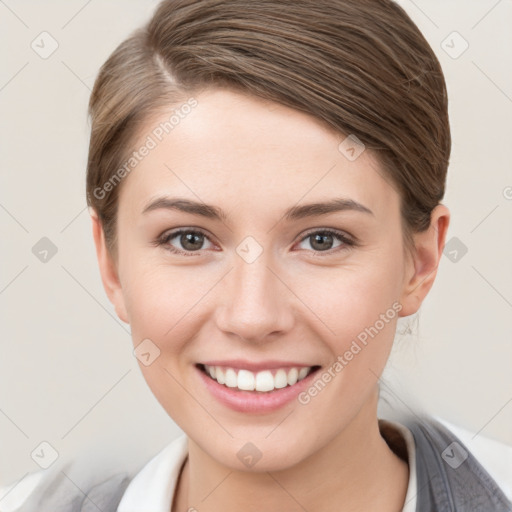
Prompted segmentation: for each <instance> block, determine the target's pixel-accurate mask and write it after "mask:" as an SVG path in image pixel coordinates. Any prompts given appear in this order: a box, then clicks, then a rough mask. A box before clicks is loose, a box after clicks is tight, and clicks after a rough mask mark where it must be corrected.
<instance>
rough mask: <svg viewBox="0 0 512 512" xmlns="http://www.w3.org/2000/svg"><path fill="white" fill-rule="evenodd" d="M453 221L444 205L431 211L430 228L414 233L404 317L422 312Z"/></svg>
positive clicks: (403, 306)
mask: <svg viewBox="0 0 512 512" xmlns="http://www.w3.org/2000/svg"><path fill="white" fill-rule="evenodd" d="M449 223H450V211H449V210H448V208H447V207H446V206H444V205H442V204H440V205H437V206H436V207H435V208H434V209H433V210H432V214H431V221H430V227H429V228H428V229H427V230H426V231H423V232H421V233H415V234H414V235H413V238H414V245H415V253H414V254H413V255H411V259H410V261H409V264H408V271H407V275H406V279H405V281H404V288H403V290H402V298H401V304H402V310H401V311H400V316H402V317H404V316H409V315H412V314H414V313H416V312H417V311H418V309H419V308H420V306H421V304H422V302H423V300H424V299H425V297H426V296H427V294H428V292H429V291H430V289H431V288H432V285H433V284H434V280H435V278H436V275H437V269H438V267H439V263H440V260H441V256H442V254H443V248H444V244H445V239H446V233H447V231H448V225H449Z"/></svg>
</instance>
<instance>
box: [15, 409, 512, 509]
mask: <svg viewBox="0 0 512 512" xmlns="http://www.w3.org/2000/svg"><path fill="white" fill-rule="evenodd" d="M403 424H404V425H405V426H406V427H407V428H409V429H410V430H411V432H412V435H413V437H414V442H415V444H416V472H417V489H418V500H417V507H416V512H454V511H457V512H512V503H510V502H509V501H508V500H507V498H506V496H505V495H504V494H503V492H502V491H501V490H500V488H499V487H498V485H497V484H496V482H494V480H493V479H492V478H491V477H490V475H489V474H488V473H487V471H485V469H484V468H483V467H482V466H481V465H480V463H479V462H478V461H477V460H476V459H475V458H474V457H473V455H471V453H469V451H468V450H467V448H466V447H465V446H464V445H463V444H462V442H461V441H460V440H459V439H458V438H457V437H456V436H455V435H454V434H452V433H451V432H450V431H449V430H448V429H446V428H445V427H444V426H443V425H441V424H440V423H438V422H436V421H434V420H433V419H431V418H427V417H425V418H421V419H419V418H408V419H407V420H406V421H403ZM133 476H134V475H131V474H129V473H126V472H125V473H118V474H116V475H114V476H112V477H111V478H109V479H108V480H105V481H103V482H101V483H99V484H96V485H94V486H93V487H91V488H90V489H89V491H88V492H87V494H86V495H85V494H84V493H83V492H82V491H80V490H79V489H77V488H76V487H75V486H73V485H72V484H71V483H70V481H69V480H68V479H67V478H66V477H65V475H64V473H59V475H58V476H57V477H56V478H55V479H54V480H53V481H52V482H51V484H50V485H47V486H46V487H45V488H44V489H42V490H39V492H38V493H37V495H35V496H32V497H31V499H30V500H29V502H27V503H26V505H25V506H24V507H23V512H98V511H100V512H116V510H117V506H118V504H119V502H120V501H121V498H122V496H123V493H124V491H125V489H126V487H127V486H128V484H129V483H130V481H131V479H132V478H133ZM141 512H145V511H141ZM310 512H314V510H311V511H310Z"/></svg>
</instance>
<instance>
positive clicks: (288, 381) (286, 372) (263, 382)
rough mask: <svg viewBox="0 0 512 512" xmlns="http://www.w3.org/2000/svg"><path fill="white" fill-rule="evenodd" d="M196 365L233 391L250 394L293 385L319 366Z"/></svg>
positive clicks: (271, 391)
mask: <svg viewBox="0 0 512 512" xmlns="http://www.w3.org/2000/svg"><path fill="white" fill-rule="evenodd" d="M196 367H197V368H198V369H199V370H200V371H201V372H202V373H203V374H204V375H206V376H207V377H208V378H209V379H211V380H212V381H214V382H216V383H217V384H219V385H221V386H223V387H225V388H229V389H231V390H233V391H240V392H250V393H251V394H269V393H276V392H278V391H279V390H283V389H285V388H291V387H294V386H295V385H296V384H297V383H299V382H301V381H302V380H304V379H306V378H307V377H309V376H311V375H312V374H313V373H315V372H316V371H317V370H318V369H319V368H320V366H318V365H314V366H291V367H283V368H269V369H263V370H260V371H251V370H248V369H243V368H231V367H227V366H216V365H207V364H201V363H199V364H197V365H196ZM308 380H309V379H308Z"/></svg>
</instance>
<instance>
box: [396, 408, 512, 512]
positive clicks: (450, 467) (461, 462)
mask: <svg viewBox="0 0 512 512" xmlns="http://www.w3.org/2000/svg"><path fill="white" fill-rule="evenodd" d="M404 424H405V426H406V427H407V428H408V429H409V430H410V431H411V432H412V435H413V437H414V442H415V444H416V472H417V482H418V487H417V489H418V503H417V506H416V512H432V511H436V512H452V511H457V512H459V511H460V512H466V511H467V512H511V511H512V503H511V502H510V501H508V499H507V497H506V496H505V495H504V494H503V492H502V491H501V489H500V488H499V487H498V485H497V484H496V482H495V481H494V480H493V479H492V477H491V476H490V475H489V473H487V471H486V470H485V469H484V468H483V467H482V466H481V464H480V463H479V462H478V461H477V460H476V459H475V457H473V455H471V453H469V450H468V449H467V448H466V447H465V446H464V444H463V443H462V441H460V439H458V438H457V437H456V436H455V435H454V434H453V433H452V432H450V431H449V430H448V429H447V428H445V427H444V426H443V425H441V424H440V423H439V422H437V421H434V420H433V419H432V418H425V417H424V418H415V419H409V420H408V421H405V422H404Z"/></svg>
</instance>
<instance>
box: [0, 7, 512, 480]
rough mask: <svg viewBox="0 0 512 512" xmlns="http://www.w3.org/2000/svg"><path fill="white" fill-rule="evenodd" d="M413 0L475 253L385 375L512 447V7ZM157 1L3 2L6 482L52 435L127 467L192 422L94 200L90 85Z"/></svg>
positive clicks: (0, 401)
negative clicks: (110, 281)
mask: <svg viewBox="0 0 512 512" xmlns="http://www.w3.org/2000/svg"><path fill="white" fill-rule="evenodd" d="M399 3H400V4H401V5H402V6H403V7H404V8H405V9H406V10H407V12H408V13H409V14H410V16H411V17H412V18H413V20H414V21H415V22H416V23H417V24H418V26H419V27H420V29H421V30H422V32H423V33H424V34H425V36H426V38H427V39H428V40H429V42H430V44H431V45H432V47H433V48H434V51H435V52H436V54H437V55H438V56H439V59H440V61H441V64H442V66H443V69H444V72H445V76H446V80H447V83H448V91H449V99H450V117H451V126H452V134H453V151H452V157H451V165H450V169H449V176H448V188H447V194H446V197H445V201H444V203H445V204H446V205H447V206H448V207H449V208H450V209H451V211H452V222H451V226H450V230H449V234H448V240H450V239H451V238H453V237H456V238H457V239H458V240H459V241H460V242H459V245H460V244H464V246H466V247H467V253H466V254H465V255H463V256H461V254H462V253H461V252H460V251H459V252H458V259H457V261H451V259H450V258H452V259H453V256H454V253H452V255H450V257H448V256H443V260H442V262H441V266H440V270H439V273H438V278H437V281H436V283H435V285H434V288H433V290H432V291H431V293H430V295H429V297H428V299H427V300H426V302H425V303H424V305H423V307H422V309H421V312H420V314H419V316H417V318H418V320H419V322H418V323H416V322H415V321H412V322H411V321H409V324H410V325H411V327H412V330H413V332H412V334H405V335H401V336H397V344H396V350H395V351H394V354H393V356H392V359H391V360H390V362H389V365H388V368H387V370H386V375H385V383H386V384H384V386H386V392H387V394H388V395H390V396H393V397H394V398H395V399H396V401H397V402H398V403H400V404H402V405H403V406H404V407H406V408H407V407H423V408H425V409H426V410H427V411H428V412H430V413H432V414H436V415H439V416H441V417H443V418H445V419H446V420H448V421H450V422H452V423H454V424H457V425H460V426H463V427H465V428H467V429H469V430H471V431H472V432H474V433H475V435H478V436H487V437H489V438H494V439H497V440H500V441H502V442H505V443H507V444H509V445H512V371H511V370H512V342H511V340H512V325H511V323H512V322H511V320H512V265H511V262H512V222H511V218H512V171H511V169H512V165H511V162H512V73H511V71H512V32H511V30H510V27H511V26H512V2H511V1H510V0H501V1H496V0H480V1H478V2H476V1H471V2H468V1H467V0H457V1H455V0H453V1H441V0H437V1H427V0H416V1H415V2H413V1H411V0H402V1H400V2H399ZM156 4H157V2H156V1H155V0H151V1H145V2H143V1H138V2H135V1H126V0H124V1H121V0H115V1H110V2H100V1H98V0H92V1H91V0H90V1H88V2H84V1H83V0H72V1H70V0H68V1H63V0H62V1H56V0H53V1H47V2H35V1H18V2H16V1H14V0H5V1H2V0H0V33H1V34H2V37H3V45H2V46H1V50H0V52H1V57H2V58H1V62H2V66H1V67H0V109H1V117H0V120H1V121H0V144H1V156H2V172H1V183H0V224H1V229H2V253H1V254H2V259H1V262H2V263H1V267H0V307H1V315H2V316H1V323H0V327H1V355H0V439H1V443H0V447H1V451H0V485H5V484H7V483H10V482H12V481H14V480H15V479H20V478H22V477H23V476H24V475H25V474H26V473H27V472H32V471H36V470H39V469H40V467H39V466H38V465H37V464H36V462H35V461H34V460H33V459H32V458H31V453H32V452H33V451H34V450H35V449H36V448H37V449H40V448H38V447H39V446H40V443H41V442H43V441H46V442H48V443H50V445H51V446H52V447H53V448H54V449H55V450H56V451H57V452H58V453H59V460H60V461H62V460H67V459H74V458H76V457H82V458H83V459H84V460H86V459H88V458H89V459H90V460H91V461H94V463H95V464H97V463H98V462H99V461H101V464H103V466H104V467H108V466H109V465H110V464H112V465H113V466H115V467H119V466H120V465H121V466H122V465H123V464H125V465H126V466H127V467H128V466H130V465H132V466H133V465H134V464H138V463H140V462H142V461H145V460H147V459H148V458H149V457H150V456H151V455H153V454H155V453H157V452H158V451H159V450H160V449H161V448H162V447H163V446H164V445H165V444H167V443H168V442H169V441H170V440H171V439H172V438H173V437H175V436H176V435H177V434H178V432H180V430H179V429H178V428H177V427H176V426H175V424H174V423H173V422H172V420H171V419H170V418H169V417H168V416H167V414H166V413H165V412H164V411H163V409H162V408H161V407H160V405H159V404H158V402H157V401H156V399H155V398H154V397H153V395H152V393H151V392H150V390H149V388H148V387H147V385H146V383H145V381H144V380H143V378H142V375H141V373H140V370H139V367H138V363H137V361H136V359H135V358H134V356H133V354H132V342H131V339H130V335H129V327H128V326H126V325H125V324H123V323H122V322H121V321H119V320H118V319H117V317H116V315H115V312H114V309H113V307H112V306H111V304H110V303H109V301H108V299H107V297H106V295H105V293H104V291H103V288H102V285H101V281H100V277H99V272H98V270H97V263H96V257H95V252H94V246H93V240H92V236H91V225H90V219H89V215H88V212H87V210H86V203H85V165H86V156H87V147H88V138H89V125H88V121H87V118H86V109H87V102H88V97H89V93H90V89H91V88H92V85H93V82H94V79H95V77H96V75H97V72H98V70H99V67H100V65H101V64H102V63H103V62H104V60H105V59H106V58H107V57H108V55H109V54H110V53H111V52H112V51H113V50H114V48H115V47H116V46H117V45H118V44H119V43H120V42H121V41H122V40H123V39H124V38H125V37H126V36H127V35H128V34H129V33H130V32H131V31H132V30H133V29H134V28H136V27H138V26H139V25H140V24H141V23H142V22H144V21H145V20H146V19H148V17H149V16H150V15H151V13H152V12H153V10H154V8H155V6H156ZM43 31H47V32H49V33H50V34H51V36H52V37H53V38H54V39H55V40H56V41H57V43H58V45H59V46H58V48H57V50H56V51H55V52H54V53H53V54H52V55H51V56H49V57H48V58H47V59H43V58H41V57H40V56H39V55H38V54H37V53H36V52H35V51H34V50H33V49H32V48H31V43H32V41H34V40H35V41H36V44H39V46H40V47H41V46H42V45H43V43H41V42H40V40H41V38H40V37H39V34H41V32H43ZM454 31H457V32H458V33H459V34H460V35H461V36H462V38H464V40H466V41H467V42H468V44H469V48H468V49H467V50H466V51H465V52H464V53H463V54H462V55H460V56H459V57H458V58H452V56H450V55H448V53H446V51H445V49H446V50H447V51H449V52H451V53H452V55H454V54H455V53H457V52H459V51H460V50H461V49H462V46H461V45H462V44H463V41H462V40H461V39H460V38H458V36H454V35H453V34H452V33H453V32H454ZM38 41H39V43H38ZM443 41H445V42H444V43H443ZM48 44H49V43H48V40H46V43H45V48H46V49H48V48H49V46H48ZM443 47H444V48H445V49H443ZM41 51H42V48H41ZM42 237H48V238H49V239H50V240H51V241H52V242H53V244H55V246H56V247H57V249H58V252H57V253H56V254H55V255H54V256H53V257H51V258H49V257H48V261H47V262H42V261H40V260H39V259H38V258H37V257H36V255H34V254H33V252H32V248H33V247H34V245H35V244H36V243H37V242H38V241H39V240H40V239H41V238H42ZM452 243H454V242H452ZM451 247H452V246H450V248H451ZM454 247H455V246H454ZM412 320H414V319H412ZM406 326H407V322H406V323H403V324H402V326H401V327H402V328H405V327H406ZM387 386H390V387H389V388H388V387H387ZM36 451H37V450H36ZM91 463H92V462H91Z"/></svg>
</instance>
